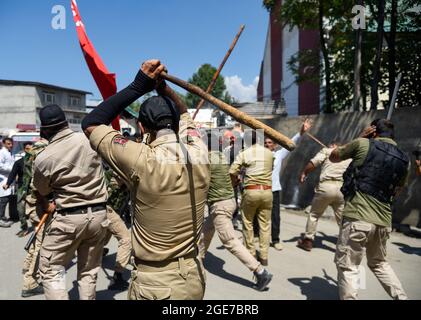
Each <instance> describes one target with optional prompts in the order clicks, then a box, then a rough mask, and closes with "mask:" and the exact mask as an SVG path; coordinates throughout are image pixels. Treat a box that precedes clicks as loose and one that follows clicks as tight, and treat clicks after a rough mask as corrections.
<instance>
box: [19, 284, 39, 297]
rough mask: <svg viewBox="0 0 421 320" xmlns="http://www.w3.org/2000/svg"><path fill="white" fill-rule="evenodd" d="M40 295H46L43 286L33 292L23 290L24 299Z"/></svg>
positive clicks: (32, 290)
mask: <svg viewBox="0 0 421 320" xmlns="http://www.w3.org/2000/svg"><path fill="white" fill-rule="evenodd" d="M39 294H44V288H43V286H41V285H39V286H38V287H36V288H34V289H31V290H22V294H21V296H22V298H28V297H32V296H36V295H39Z"/></svg>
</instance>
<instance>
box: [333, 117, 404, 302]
mask: <svg viewBox="0 0 421 320" xmlns="http://www.w3.org/2000/svg"><path fill="white" fill-rule="evenodd" d="M361 137H362V138H359V139H356V140H354V141H352V142H350V143H348V144H347V145H345V146H343V147H339V148H336V149H335V150H333V151H332V153H331V155H330V157H329V159H330V161H332V162H339V161H343V160H346V159H352V163H351V164H350V166H349V167H348V169H347V171H346V172H345V174H344V185H343V187H342V192H343V194H344V197H345V201H346V202H345V208H344V211H343V219H342V225H341V228H340V233H339V239H338V243H337V247H336V256H335V262H336V266H337V268H338V287H339V296H340V298H341V299H357V298H358V283H359V266H360V264H361V261H362V259H363V256H364V254H366V255H367V264H368V267H369V268H370V269H371V270H372V271H373V273H374V274H375V276H376V277H377V279H378V280H379V281H380V283H381V284H382V286H383V288H384V289H385V290H386V292H387V293H388V294H389V295H390V296H391V297H392V298H393V299H407V296H406V294H405V291H404V290H403V288H402V285H401V283H400V281H399V279H398V278H397V276H396V274H395V273H394V272H393V270H392V267H391V266H390V265H389V263H388V262H387V260H386V244H387V240H388V239H389V236H390V232H391V225H392V210H391V204H392V202H393V199H394V197H395V196H396V194H397V193H398V192H399V190H400V189H401V188H402V187H403V186H404V184H405V181H406V178H407V175H408V171H409V170H408V165H409V158H408V156H407V155H406V154H405V153H404V152H402V151H401V150H400V149H399V148H398V147H397V144H396V142H395V141H394V140H393V139H394V126H393V124H392V122H390V121H389V120H385V119H377V120H374V121H373V122H372V123H371V126H370V127H369V128H367V129H366V130H364V132H363V133H362V135H361ZM367 138H370V139H367Z"/></svg>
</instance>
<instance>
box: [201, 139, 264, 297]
mask: <svg viewBox="0 0 421 320" xmlns="http://www.w3.org/2000/svg"><path fill="white" fill-rule="evenodd" d="M207 140H208V141H207V143H208V149H209V161H210V165H211V181H210V186H209V192H208V205H209V216H208V218H207V219H206V221H205V225H204V227H203V237H202V239H203V241H201V246H200V249H201V255H202V258H205V254H206V252H207V250H208V248H209V245H210V243H211V241H212V238H213V235H214V233H215V229H216V231H217V233H218V236H219V239H220V240H221V242H222V244H223V245H224V247H225V248H226V249H227V250H228V251H229V252H231V253H232V254H233V255H234V256H235V257H236V258H238V259H239V260H240V261H241V262H242V263H243V264H244V265H245V266H246V267H247V268H248V269H249V270H250V271H251V272H253V273H254V276H255V278H256V284H255V286H254V287H255V288H256V289H257V290H259V291H263V290H264V289H266V287H267V285H268V284H269V282H270V281H271V280H272V274H270V273H269V272H268V271H267V270H266V269H265V268H263V267H262V266H261V265H260V263H259V262H258V261H257V260H256V258H255V257H253V256H252V255H251V253H250V252H249V251H248V250H247V249H246V248H245V247H244V246H243V244H242V243H241V242H240V240H238V238H237V236H236V235H235V231H234V226H233V224H232V215H233V213H234V211H235V208H236V202H235V198H234V189H233V187H232V184H231V179H230V175H229V173H228V170H229V164H228V163H227V160H226V158H225V156H224V154H223V153H222V152H221V150H220V149H221V144H220V139H219V136H217V135H216V134H214V133H211V132H210V133H208V134H207Z"/></svg>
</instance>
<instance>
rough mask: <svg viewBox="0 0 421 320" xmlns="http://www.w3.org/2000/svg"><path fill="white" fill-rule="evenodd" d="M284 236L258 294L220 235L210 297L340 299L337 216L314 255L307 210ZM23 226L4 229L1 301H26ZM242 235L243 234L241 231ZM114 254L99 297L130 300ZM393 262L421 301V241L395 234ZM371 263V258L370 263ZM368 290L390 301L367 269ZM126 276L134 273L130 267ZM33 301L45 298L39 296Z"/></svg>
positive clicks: (291, 217) (211, 257) (73, 291)
mask: <svg viewBox="0 0 421 320" xmlns="http://www.w3.org/2000/svg"><path fill="white" fill-rule="evenodd" d="M281 215H282V226H281V238H282V239H283V241H284V242H285V249H284V250H283V251H276V250H274V249H273V248H271V249H270V252H269V270H270V271H271V272H272V273H273V274H274V278H273V280H272V283H271V284H270V286H269V290H268V291H266V292H258V291H256V290H254V289H253V288H252V287H251V286H252V283H253V282H252V281H253V277H252V274H251V273H250V272H249V271H248V270H247V269H246V268H245V267H244V266H243V265H242V264H241V263H240V262H239V261H238V260H237V259H236V258H235V257H233V256H232V255H231V254H230V253H229V252H228V251H227V250H225V249H224V248H223V247H222V246H221V243H220V241H219V239H217V238H214V240H213V241H212V244H211V246H210V251H209V253H208V255H207V257H206V261H205V266H206V269H207V288H206V295H205V299H208V300H213V299H235V300H243V299H282V300H284V299H285V300H291V299H297V300H302V299H337V298H338V295H337V286H336V268H335V265H334V263H333V257H334V250H335V242H336V237H337V234H338V228H337V226H336V224H335V223H334V222H333V221H332V220H328V219H326V220H321V221H320V224H319V233H318V238H317V241H316V247H315V248H314V249H313V251H312V252H310V253H308V252H305V251H303V250H301V249H299V248H297V247H296V241H297V239H298V236H299V235H300V233H301V232H302V231H303V229H304V226H305V221H306V218H305V216H304V215H303V214H302V213H298V214H297V213H296V212H294V213H293V212H286V211H282V214H281ZM18 229H19V226H18V224H15V225H13V226H12V228H10V229H0V243H1V246H0V299H22V298H21V297H20V291H21V283H22V276H21V269H22V261H23V259H24V255H25V251H24V250H23V247H24V244H25V242H26V240H27V238H25V239H21V238H18V237H17V236H15V233H16V232H17V231H18ZM238 235H239V236H241V233H238ZM108 247H109V248H110V253H109V255H108V256H106V257H105V258H104V261H103V268H102V269H101V271H100V272H99V275H98V285H97V298H98V299H102V300H104V299H116V300H122V299H126V295H127V293H126V292H122V293H118V292H114V291H108V290H107V285H108V283H109V280H108V279H107V277H108V276H112V273H113V271H112V267H113V263H114V260H115V250H116V241H115V240H114V239H113V240H112V241H111V243H110V244H109V246H108ZM388 253H389V261H390V263H391V265H392V267H393V268H394V270H395V272H396V273H397V275H398V277H399V278H400V280H401V282H402V284H403V286H404V288H405V290H406V291H407V294H408V296H409V297H410V299H421V277H420V276H419V270H420V266H421V239H417V238H410V237H407V236H405V235H403V234H400V233H393V234H392V236H391V239H390V241H389V247H388ZM364 265H365V262H364ZM366 270H367V272H366V281H365V284H364V283H362V285H363V286H365V289H361V290H360V298H361V299H389V296H388V295H387V294H386V293H385V291H384V290H383V288H382V287H381V285H380V284H379V283H378V281H377V279H376V278H375V277H374V275H373V274H372V273H371V272H370V270H369V269H368V268H367V269H366ZM125 276H126V278H129V276H130V273H129V271H127V273H126V274H125ZM75 279H76V265H74V264H73V265H72V266H71V267H70V269H69V271H68V273H67V284H68V288H69V292H70V296H71V298H77V283H76V281H75ZM30 299H34V300H39V299H44V297H43V296H36V297H32V298H30Z"/></svg>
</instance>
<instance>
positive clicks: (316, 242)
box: [284, 231, 338, 252]
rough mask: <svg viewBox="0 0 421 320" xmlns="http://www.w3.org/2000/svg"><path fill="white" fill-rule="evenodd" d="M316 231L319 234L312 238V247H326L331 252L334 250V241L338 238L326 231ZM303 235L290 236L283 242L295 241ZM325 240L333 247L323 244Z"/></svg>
mask: <svg viewBox="0 0 421 320" xmlns="http://www.w3.org/2000/svg"><path fill="white" fill-rule="evenodd" d="M317 233H318V234H319V235H316V238H315V239H314V242H313V248H319V249H326V250H328V251H331V252H336V242H337V241H338V238H337V237H335V236H329V235H327V234H326V233H324V232H320V231H318V232H317ZM303 235H304V234H301V236H297V237H294V238H291V239H288V240H284V242H295V243H296V242H297V241H298V240H299V239H302V237H303ZM320 235H321V236H320ZM325 241H327V242H330V243H332V244H333V245H334V246H335V247H331V246H328V245H326V244H324V242H325Z"/></svg>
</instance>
